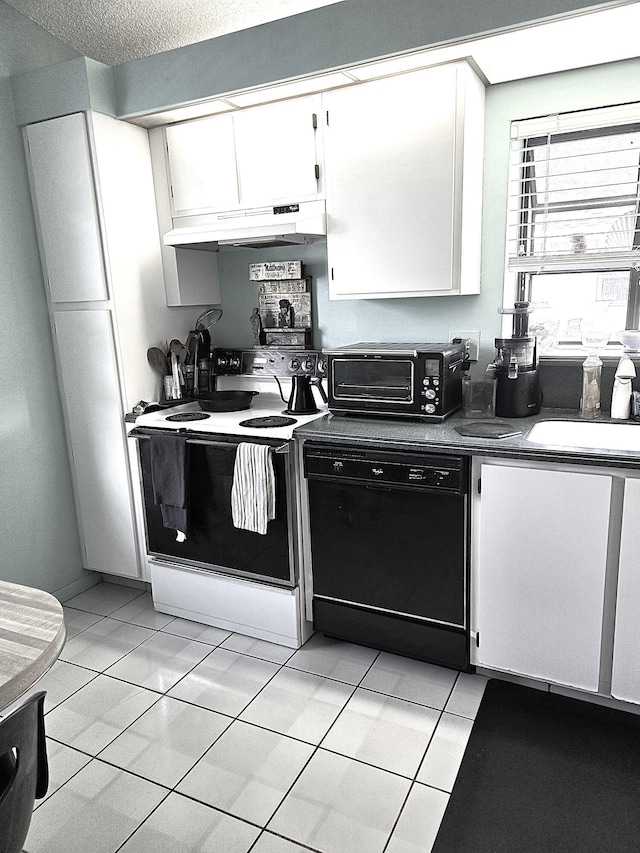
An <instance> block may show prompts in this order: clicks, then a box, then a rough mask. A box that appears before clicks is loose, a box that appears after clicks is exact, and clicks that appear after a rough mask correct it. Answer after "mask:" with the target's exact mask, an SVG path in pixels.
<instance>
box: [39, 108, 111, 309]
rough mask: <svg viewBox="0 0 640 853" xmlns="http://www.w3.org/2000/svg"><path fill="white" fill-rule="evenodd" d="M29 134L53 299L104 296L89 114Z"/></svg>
mask: <svg viewBox="0 0 640 853" xmlns="http://www.w3.org/2000/svg"><path fill="white" fill-rule="evenodd" d="M26 138H27V144H28V149H29V161H30V173H31V181H32V191H33V195H34V197H35V202H36V204H35V207H36V216H37V220H38V228H39V233H40V239H41V242H42V249H43V252H42V254H43V258H44V259H45V261H44V266H45V267H46V269H45V274H46V278H47V281H48V285H49V290H50V294H51V301H52V302H85V301H93V300H101V299H106V298H107V288H106V281H105V274H104V264H103V256H102V246H101V235H100V227H99V219H98V212H97V207H96V196H95V190H94V181H93V171H92V166H91V156H90V153H89V141H88V138H87V129H86V121H85V116H84V115H83V114H81V113H75V114H73V115H68V116H63V117H62V118H57V119H53V120H51V121H46V122H41V123H40V124H33V125H30V126H29V127H28V128H27V129H26Z"/></svg>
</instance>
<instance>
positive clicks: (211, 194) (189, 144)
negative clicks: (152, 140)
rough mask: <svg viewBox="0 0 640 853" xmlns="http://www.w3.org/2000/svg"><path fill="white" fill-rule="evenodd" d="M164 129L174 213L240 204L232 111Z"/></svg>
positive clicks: (182, 213)
mask: <svg viewBox="0 0 640 853" xmlns="http://www.w3.org/2000/svg"><path fill="white" fill-rule="evenodd" d="M165 133H166V140H167V156H168V161H169V176H168V177H169V183H170V185H171V199H172V200H171V206H172V212H173V215H174V216H185V215H189V214H194V213H206V212H209V211H212V210H220V209H224V208H225V207H233V206H235V205H237V204H238V202H239V196H238V180H237V176H236V158H235V148H234V140H233V121H232V118H231V115H230V114H225V115H220V116H211V117H209V118H203V119H198V120H197V121H189V122H185V123H184V124H176V125H171V126H170V127H168V128H167V129H166V131H165Z"/></svg>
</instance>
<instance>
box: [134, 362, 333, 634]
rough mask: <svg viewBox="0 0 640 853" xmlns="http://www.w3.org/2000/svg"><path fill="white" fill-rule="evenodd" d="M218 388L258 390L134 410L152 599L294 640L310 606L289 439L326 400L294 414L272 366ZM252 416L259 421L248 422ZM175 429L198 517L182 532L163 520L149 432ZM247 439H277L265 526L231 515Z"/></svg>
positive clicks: (184, 612) (167, 609)
mask: <svg viewBox="0 0 640 853" xmlns="http://www.w3.org/2000/svg"><path fill="white" fill-rule="evenodd" d="M280 384H281V387H282V392H283V395H284V396H285V397H286V396H287V394H288V392H289V390H290V388H289V386H290V383H289V381H288V379H287V378H286V377H280ZM217 388H218V390H253V391H258V393H257V394H255V396H253V397H252V399H251V405H250V407H249V408H248V409H242V410H240V411H231V412H204V411H202V410H201V408H200V406H199V404H198V403H197V402H187V403H178V404H177V405H173V406H171V407H163V408H160V409H157V410H155V411H151V412H146V413H144V414H141V415H138V416H137V417H136V419H135V423H129V424H128V426H129V435H130V441H132V442H133V441H135V444H136V445H137V446H136V447H135V448H134V449H135V458H136V459H137V463H138V468H139V471H138V473H139V480H140V484H141V495H140V497H139V500H138V501H137V504H138V507H139V513H140V515H141V519H140V523H139V525H138V527H139V530H140V531H141V536H142V537H143V538H144V540H145V555H144V560H145V562H146V570H147V574H148V578H149V580H150V581H151V589H152V595H153V601H154V607H155V608H156V610H158V611H160V612H163V613H168V614H171V615H174V616H180V617H182V618H185V619H190V620H192V621H195V622H200V623H203V624H207V625H213V626H216V627H219V628H223V629H226V630H230V631H237V632H238V633H242V634H246V635H248V636H252V637H256V638H258V639H263V640H268V641H270V642H274V643H278V644H281V645H285V646H289V647H291V648H298V647H299V646H301V645H302V644H303V643H304V642H305V641H306V640H307V639H308V637H309V636H310V635H311V633H312V632H313V626H312V624H311V623H310V622H309V621H308V620H307V618H306V615H305V592H304V577H303V574H304V573H303V569H302V555H303V545H302V537H301V523H300V518H299V506H300V496H299V482H300V477H299V475H298V471H297V466H298V461H297V460H298V454H297V453H295V452H293V445H294V443H293V441H292V439H293V436H294V430H295V428H296V427H298V426H300V425H302V424H305V423H309V422H310V421H312V420H314V419H317V418H320V417H322V416H323V415H325V414H326V413H327V406H326V404H322V403H321V402H320V400H319V399H318V401H317V403H318V411H317V412H316V413H314V414H310V415H299V414H289V413H288V412H287V411H286V409H287V404H286V403H285V402H283V400H282V398H281V396H280V393H279V391H278V386H277V384H276V382H275V380H274V378H273V377H272V376H270V377H267V376H260V377H255V376H221V377H218V380H217ZM176 416H177V417H176ZM256 419H258V425H257V426H256V425H255V423H252V422H255V421H256ZM265 419H266V420H265ZM273 419H276V421H275V423H276V425H273ZM282 419H284V422H282V423H281V421H282ZM172 434H173V435H175V436H176V438H178V439H183V440H184V441H186V443H187V446H188V447H189V453H188V459H189V462H188V480H189V484H190V485H189V492H190V501H191V509H190V514H191V518H192V521H193V524H192V526H191V529H190V530H189V531H187V535H186V539H185V541H182V542H181V541H178V539H177V537H176V536H175V531H174V530H168V529H166V528H165V527H164V525H163V521H162V518H161V515H160V512H159V507H158V506H156V505H155V500H154V491H153V472H152V471H151V470H150V440H153V439H154V436H156V435H163V436H167V435H172ZM241 442H256V443H259V444H268V445H269V446H270V447H271V449H272V453H271V459H272V462H273V467H274V472H275V480H276V509H277V512H276V518H275V519H273V520H272V521H270V522H269V524H268V531H267V534H266V535H264V536H263V535H261V534H258V533H254V532H250V531H246V530H237V529H234V526H233V524H232V522H231V513H230V508H229V490H230V487H231V486H230V484H231V482H232V479H233V473H234V469H233V466H234V457H235V455H236V451H237V447H238V445H239V444H240V443H241Z"/></svg>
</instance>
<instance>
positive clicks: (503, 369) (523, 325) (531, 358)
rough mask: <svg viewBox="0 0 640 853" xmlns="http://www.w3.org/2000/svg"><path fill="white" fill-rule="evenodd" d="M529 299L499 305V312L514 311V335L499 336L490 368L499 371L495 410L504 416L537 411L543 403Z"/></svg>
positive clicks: (518, 415) (515, 416) (520, 415)
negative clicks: (511, 305) (509, 306)
mask: <svg viewBox="0 0 640 853" xmlns="http://www.w3.org/2000/svg"><path fill="white" fill-rule="evenodd" d="M532 311H533V306H532V305H531V304H530V303H529V302H516V303H515V304H514V306H513V308H498V314H512V315H513V335H512V336H511V337H510V338H496V339H495V346H496V354H495V357H494V361H493V364H491V365H489V369H490V370H493V371H495V376H496V403H495V413H496V415H498V416H499V417H503V418H524V417H527V415H536V414H538V412H539V411H540V407H541V405H542V391H541V389H540V376H539V374H538V357H537V339H536V337H535V335H533V336H530V335H529V314H531V312H532Z"/></svg>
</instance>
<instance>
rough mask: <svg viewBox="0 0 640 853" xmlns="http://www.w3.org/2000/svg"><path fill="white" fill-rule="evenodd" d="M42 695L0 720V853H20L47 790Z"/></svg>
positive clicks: (43, 695)
mask: <svg viewBox="0 0 640 853" xmlns="http://www.w3.org/2000/svg"><path fill="white" fill-rule="evenodd" d="M44 697H45V694H44V692H42V691H41V692H40V693H35V694H34V695H33V696H30V697H29V698H28V699H27V700H26V701H25V702H24V703H23V704H22V705H20V707H19V708H17V709H16V710H15V711H13V712H12V713H11V714H9V715H8V716H7V717H4V718H3V719H1V720H0V853H20V851H21V850H22V847H23V845H24V841H25V839H26V837H27V833H28V832H29V824H30V823H31V813H32V812H33V805H34V801H35V800H36V799H40V798H41V797H44V795H45V794H46V793H47V788H48V787H49V766H48V763H47V747H46V742H45V736H44Z"/></svg>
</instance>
